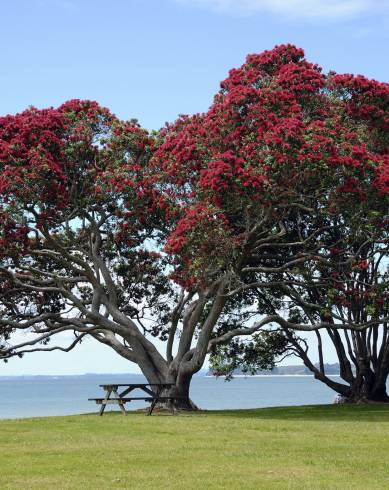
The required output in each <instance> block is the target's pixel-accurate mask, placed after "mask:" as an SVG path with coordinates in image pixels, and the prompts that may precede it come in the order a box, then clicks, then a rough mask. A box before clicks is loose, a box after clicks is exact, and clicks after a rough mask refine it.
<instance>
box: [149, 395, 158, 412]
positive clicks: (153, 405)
mask: <svg viewBox="0 0 389 490" xmlns="http://www.w3.org/2000/svg"><path fill="white" fill-rule="evenodd" d="M156 403H157V398H154V399H153V401H152V402H151V405H150V409H149V413H148V414H147V415H151V414H152V413H153V410H154V407H155V405H156Z"/></svg>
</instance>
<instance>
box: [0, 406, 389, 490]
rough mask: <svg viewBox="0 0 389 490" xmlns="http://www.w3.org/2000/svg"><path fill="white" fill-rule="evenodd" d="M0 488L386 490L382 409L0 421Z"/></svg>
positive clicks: (387, 442) (388, 453) (388, 415)
mask: <svg viewBox="0 0 389 490" xmlns="http://www.w3.org/2000/svg"><path fill="white" fill-rule="evenodd" d="M0 488H1V489H15V488H18V489H19V488H20V489H21V488H23V489H27V490H29V489H50V490H59V489H111V488H113V489H116V488H118V489H119V488H129V489H138V488H139V489H140V488H142V489H147V488H150V489H183V490H184V489H185V490H186V489H205V490H208V489H214V488H218V489H260V488H264V489H299V490H300V489H310V490H312V489H320V488H329V489H342V490H344V489H353V490H354V489H370V488H371V489H386V488H389V407H385V406H381V405H375V406H339V405H333V406H309V407H287V408H268V409H258V410H235V411H220V412H201V413H198V414H186V415H185V414H184V415H180V416H176V417H173V416H171V415H165V414H156V415H153V416H151V417H146V416H145V415H144V414H142V413H130V414H129V415H128V416H127V417H124V416H122V415H120V414H116V413H112V414H111V413H108V414H107V415H104V417H98V416H96V415H95V414H93V415H78V416H71V417H47V418H34V419H20V420H3V421H0Z"/></svg>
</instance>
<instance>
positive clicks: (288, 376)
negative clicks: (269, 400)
mask: <svg viewBox="0 0 389 490" xmlns="http://www.w3.org/2000/svg"><path fill="white" fill-rule="evenodd" d="M327 376H336V377H340V374H328V375H327ZM217 377H219V378H225V377H226V376H215V375H211V374H206V375H205V376H204V378H217ZM232 377H233V378H313V374H233V375H232Z"/></svg>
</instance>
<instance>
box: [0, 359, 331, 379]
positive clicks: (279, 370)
mask: <svg viewBox="0 0 389 490" xmlns="http://www.w3.org/2000/svg"><path fill="white" fill-rule="evenodd" d="M324 369H325V372H326V373H327V375H331V376H339V364H337V363H335V364H325V365H324ZM103 376H107V377H108V376H137V377H140V378H142V379H143V378H144V376H143V374H139V373H84V374H15V375H6V376H1V375H0V381H2V380H15V379H36V378H39V379H45V378H49V379H53V378H54V379H55V378H77V377H82V378H86V377H103ZM195 376H203V377H206V378H213V377H215V375H214V374H213V373H212V372H211V371H209V370H206V369H202V370H201V371H199V372H198V373H197V374H196V375H195ZM263 376H277V377H278V376H310V377H312V376H313V374H312V373H311V372H310V371H309V369H308V368H306V367H305V366H304V365H302V364H299V365H288V366H276V367H275V368H274V369H272V370H264V371H258V372H257V373H255V374H249V373H243V372H242V371H241V370H236V371H234V372H233V377H236V378H249V377H253V378H255V377H257V378H258V377H263ZM223 377H224V376H220V378H223Z"/></svg>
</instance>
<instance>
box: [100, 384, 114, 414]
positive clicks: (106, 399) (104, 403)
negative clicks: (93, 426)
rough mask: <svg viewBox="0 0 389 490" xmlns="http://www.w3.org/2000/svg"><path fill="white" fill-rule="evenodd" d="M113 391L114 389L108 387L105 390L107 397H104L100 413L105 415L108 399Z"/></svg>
mask: <svg viewBox="0 0 389 490" xmlns="http://www.w3.org/2000/svg"><path fill="white" fill-rule="evenodd" d="M111 393H112V389H111V388H108V389H107V390H106V392H105V398H104V400H103V402H102V403H101V408H100V412H99V415H103V413H104V410H105V407H106V406H107V401H108V400H109V397H110V396H111Z"/></svg>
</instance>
